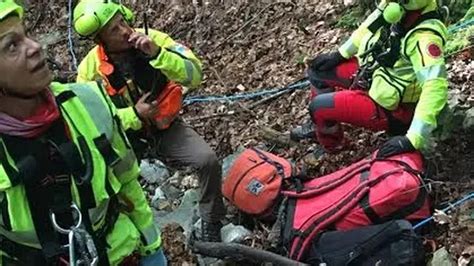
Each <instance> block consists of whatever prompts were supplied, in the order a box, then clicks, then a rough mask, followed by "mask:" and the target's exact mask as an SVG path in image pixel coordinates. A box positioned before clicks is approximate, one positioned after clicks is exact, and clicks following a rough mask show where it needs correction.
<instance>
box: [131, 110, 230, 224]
mask: <svg viewBox="0 0 474 266" xmlns="http://www.w3.org/2000/svg"><path fill="white" fill-rule="evenodd" d="M146 131H147V129H146V128H145V129H142V130H141V131H140V132H138V133H139V134H140V136H137V134H132V135H133V136H130V139H131V142H132V146H133V147H134V149H135V150H136V152H137V154H138V156H139V157H141V158H143V157H154V156H157V157H158V158H159V159H161V160H162V161H164V162H165V163H170V164H175V165H182V166H191V167H193V168H195V169H196V170H197V171H198V176H199V186H200V191H201V192H200V195H201V196H200V200H199V212H200V216H201V218H202V219H203V220H204V221H207V222H217V221H220V220H221V219H222V218H224V216H225V213H226V209H225V207H224V203H223V200H222V192H221V180H222V170H221V165H220V163H219V162H218V159H217V156H216V153H215V152H214V151H213V150H212V148H211V147H210V146H209V144H207V143H206V141H205V140H204V139H203V138H202V137H201V136H200V135H199V134H198V133H197V132H196V131H194V129H192V128H191V127H190V126H189V125H187V124H186V123H185V122H184V121H182V120H181V119H179V118H178V119H176V121H174V122H173V123H172V124H171V126H170V127H169V128H168V129H165V130H159V131H158V130H152V131H151V133H150V131H148V132H146ZM145 133H146V135H144V134H145ZM144 140H146V141H147V142H148V143H146V144H145V143H144ZM137 141H138V142H137ZM150 147H152V148H153V150H151V151H150Z"/></svg>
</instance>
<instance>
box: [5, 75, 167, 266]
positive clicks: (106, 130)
mask: <svg viewBox="0 0 474 266" xmlns="http://www.w3.org/2000/svg"><path fill="white" fill-rule="evenodd" d="M50 88H51V90H52V91H53V93H54V95H55V96H56V97H58V96H59V97H62V96H65V95H66V94H68V95H69V96H71V95H73V97H68V98H65V99H66V100H65V101H64V102H63V103H61V104H60V111H61V118H60V119H63V120H64V122H65V124H66V126H67V128H68V130H69V132H70V135H71V138H72V140H73V141H74V143H75V144H76V146H78V145H79V144H78V137H80V136H83V137H84V139H85V140H86V143H87V145H88V147H89V150H90V152H91V157H92V171H93V174H92V179H91V188H92V190H91V192H92V193H93V195H87V196H92V199H93V200H94V203H95V204H94V205H95V207H94V208H91V209H89V216H90V220H91V224H92V225H93V229H94V230H99V228H101V227H102V226H104V223H105V221H106V219H105V216H106V213H107V210H108V208H109V203H110V201H111V198H112V197H118V198H119V199H121V200H123V201H125V202H129V203H132V204H131V205H133V208H131V209H129V210H127V211H128V212H121V213H120V214H119V216H118V219H117V221H116V222H115V224H114V226H113V229H112V231H110V232H109V234H108V235H107V236H106V241H107V244H108V245H109V247H108V248H107V255H108V258H109V261H110V264H111V265H117V264H119V263H120V262H121V261H122V260H123V259H124V258H125V257H126V256H128V255H130V254H131V253H133V252H134V251H136V250H138V251H140V252H141V253H142V254H143V255H147V254H150V253H151V252H153V251H155V250H157V249H158V248H159V247H160V246H161V237H160V232H159V230H158V228H157V227H156V226H155V224H154V222H153V215H152V211H151V208H150V207H149V205H148V201H147V200H146V197H145V194H144V192H143V190H142V188H141V186H140V183H139V182H138V179H137V178H138V176H139V171H140V170H139V167H138V163H137V160H136V157H135V154H134V152H133V150H132V149H131V148H130V144H129V142H128V140H127V139H126V137H125V133H124V132H123V129H122V128H121V127H120V123H119V122H118V121H119V120H118V117H117V112H116V109H115V107H114V106H113V104H112V103H111V102H110V99H109V98H108V97H106V94H105V91H103V89H102V88H101V87H100V86H97V83H96V82H90V83H87V84H60V83H52V85H51V87H50ZM71 93H72V94H71ZM61 95H62V96H61ZM104 135H105V137H106V138H107V140H108V142H109V143H110V145H111V148H112V149H113V151H114V152H115V153H116V155H117V156H118V160H116V161H115V162H114V163H113V164H108V163H107V158H106V157H107V153H106V151H107V150H103V149H101V148H100V147H98V145H97V144H96V140H97V139H98V138H99V137H100V136H104ZM0 150H1V152H0V157H1V162H0V236H1V237H6V238H7V239H9V240H10V241H13V242H16V243H18V244H21V245H26V246H29V247H32V248H36V249H41V246H40V243H39V241H38V238H37V235H36V232H35V227H34V223H33V220H32V218H31V212H30V209H31V208H34V207H35V206H30V204H29V203H28V200H27V198H26V194H25V193H26V192H25V186H24V184H23V183H22V182H21V180H19V182H18V180H16V181H15V180H14V176H15V175H14V174H15V171H18V169H19V167H18V162H17V161H15V160H14V159H13V158H12V156H11V155H10V152H11V151H9V150H8V148H7V146H6V144H5V142H4V141H3V140H2V139H1V138H0ZM2 154H3V155H4V156H2ZM83 160H85V159H84V158H83ZM64 167H66V166H64ZM71 178H72V177H71ZM71 191H72V198H73V201H74V202H75V203H76V204H77V205H78V206H79V208H81V200H80V198H81V196H80V193H79V191H78V188H77V186H76V185H75V183H74V182H72V184H71ZM44 215H49V214H48V213H45V214H44ZM1 249H2V247H1V246H0V266H1V264H2V254H3V256H5V254H4V252H2V251H1ZM7 256H8V254H7Z"/></svg>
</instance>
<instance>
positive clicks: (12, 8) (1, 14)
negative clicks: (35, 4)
mask: <svg viewBox="0 0 474 266" xmlns="http://www.w3.org/2000/svg"><path fill="white" fill-rule="evenodd" d="M23 13H24V11H23V8H22V7H21V6H19V5H18V4H17V3H15V1H14V0H0V20H2V19H4V18H6V17H8V16H9V15H11V14H15V15H17V16H18V17H20V18H22V17H23Z"/></svg>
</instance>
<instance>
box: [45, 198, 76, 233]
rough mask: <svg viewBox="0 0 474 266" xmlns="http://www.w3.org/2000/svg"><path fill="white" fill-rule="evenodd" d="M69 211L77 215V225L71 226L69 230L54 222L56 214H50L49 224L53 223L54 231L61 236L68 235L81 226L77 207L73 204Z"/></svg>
mask: <svg viewBox="0 0 474 266" xmlns="http://www.w3.org/2000/svg"><path fill="white" fill-rule="evenodd" d="M71 209H72V210H73V211H76V213H77V223H76V224H75V225H73V226H71V227H70V228H69V229H64V228H62V227H61V226H60V225H59V224H58V222H57V221H56V214H55V213H54V212H51V222H52V223H53V226H54V229H55V230H56V231H58V232H59V233H61V234H63V235H68V234H69V233H70V232H71V231H73V230H75V229H77V228H79V227H80V226H81V224H82V214H81V211H80V210H79V207H77V205H76V204H75V203H73V204H71Z"/></svg>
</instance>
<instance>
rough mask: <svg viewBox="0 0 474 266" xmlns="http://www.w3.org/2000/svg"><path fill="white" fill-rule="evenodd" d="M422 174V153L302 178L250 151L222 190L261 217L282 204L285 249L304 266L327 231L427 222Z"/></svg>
mask: <svg viewBox="0 0 474 266" xmlns="http://www.w3.org/2000/svg"><path fill="white" fill-rule="evenodd" d="M422 172H423V159H422V156H421V154H420V153H418V152H414V153H407V154H401V155H396V156H392V157H390V158H388V159H383V160H380V159H376V158H375V154H374V155H372V156H371V157H369V158H367V159H364V160H361V161H359V162H357V163H354V164H352V165H350V166H348V167H346V168H343V169H341V170H339V171H337V172H334V173H332V174H329V175H325V176H322V177H317V178H312V179H300V177H295V176H294V172H293V171H292V167H291V164H290V162H288V161H287V160H286V159H284V158H281V157H278V156H276V155H273V154H271V153H268V152H264V151H261V150H258V149H247V150H245V151H244V152H243V153H242V154H241V155H240V156H239V157H238V158H237V160H236V161H235V163H234V164H233V165H232V167H231V169H230V171H229V174H228V175H227V176H226V179H225V180H224V182H223V189H222V191H223V195H224V196H225V197H226V198H227V199H229V201H230V202H231V203H232V204H234V205H235V206H237V208H239V209H240V210H241V211H243V212H245V213H248V214H252V215H257V216H258V215H265V214H268V213H269V211H270V210H272V209H274V207H275V205H277V204H278V203H280V202H283V204H285V205H286V208H284V209H285V211H284V213H283V216H284V219H283V223H284V224H283V226H282V238H283V246H284V248H285V250H286V253H287V255H288V256H289V257H291V258H292V259H295V260H300V261H301V260H303V259H304V256H305V253H306V252H307V250H308V248H309V247H310V244H311V243H312V241H313V240H314V239H315V237H316V236H318V235H319V234H320V233H322V232H323V231H325V230H349V229H353V228H358V227H362V226H366V225H370V224H381V223H384V222H386V221H388V220H392V219H407V220H411V221H416V220H420V219H423V218H426V217H428V216H429V215H430V202H429V199H428V195H427V190H426V188H425V186H424V184H423V179H422V177H421V175H422ZM282 198H283V199H285V200H281V199H282Z"/></svg>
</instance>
